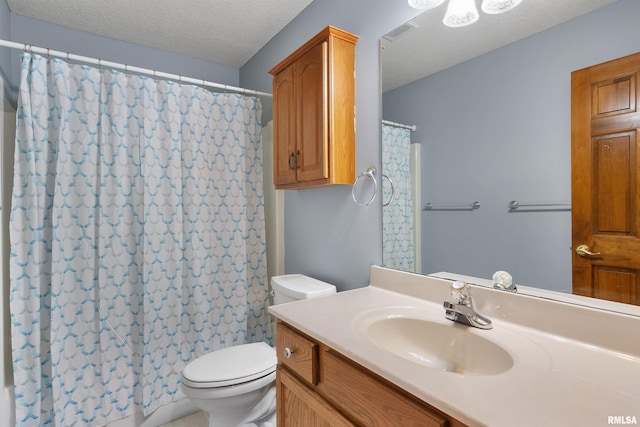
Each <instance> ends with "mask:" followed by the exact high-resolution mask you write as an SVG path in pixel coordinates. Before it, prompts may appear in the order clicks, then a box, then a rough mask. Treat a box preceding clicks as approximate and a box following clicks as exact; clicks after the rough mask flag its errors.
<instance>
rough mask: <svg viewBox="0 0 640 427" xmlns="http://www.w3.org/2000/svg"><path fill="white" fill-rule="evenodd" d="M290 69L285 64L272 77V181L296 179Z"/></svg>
mask: <svg viewBox="0 0 640 427" xmlns="http://www.w3.org/2000/svg"><path fill="white" fill-rule="evenodd" d="M293 79H294V70H293V66H289V67H287V68H285V69H284V70H282V71H280V72H279V73H278V74H276V75H275V76H274V78H273V117H274V123H273V152H274V164H273V183H274V184H275V185H276V186H278V185H284V184H292V183H295V182H296V157H295V156H296V154H295V152H296V145H295V144H296V107H295V92H294V83H293Z"/></svg>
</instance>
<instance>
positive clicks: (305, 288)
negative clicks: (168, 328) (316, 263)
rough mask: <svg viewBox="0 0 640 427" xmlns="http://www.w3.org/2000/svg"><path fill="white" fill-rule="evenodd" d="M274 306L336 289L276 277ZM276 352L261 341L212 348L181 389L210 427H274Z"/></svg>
mask: <svg viewBox="0 0 640 427" xmlns="http://www.w3.org/2000/svg"><path fill="white" fill-rule="evenodd" d="M271 288H272V289H273V295H274V304H282V303H286V302H291V301H297V300H302V299H309V298H316V297H320V296H324V295H330V294H333V293H335V292H336V287H335V286H333V285H330V284H328V283H325V282H322V281H320V280H317V279H313V278H311V277H308V276H304V275H302V274H287V275H284V276H274V277H273V278H272V279H271ZM276 364H277V359H276V351H275V350H274V349H273V348H272V347H270V346H269V345H268V344H266V343H263V342H259V343H251V344H242V345H237V346H233V347H227V348H224V349H221V350H217V351H213V352H211V353H208V354H205V355H203V356H200V357H198V358H197V359H195V360H193V361H191V362H189V364H187V366H185V368H184V370H183V371H182V381H181V384H180V388H181V389H182V391H183V392H184V394H185V395H186V396H187V397H188V398H189V399H190V400H191V401H192V402H193V403H194V404H195V405H196V406H197V407H199V408H200V409H202V410H204V411H205V412H206V413H207V416H208V417H209V427H235V426H238V425H249V426H251V425H254V426H265V427H269V426H273V427H275V425H276V424H275V410H276V391H275V380H276Z"/></svg>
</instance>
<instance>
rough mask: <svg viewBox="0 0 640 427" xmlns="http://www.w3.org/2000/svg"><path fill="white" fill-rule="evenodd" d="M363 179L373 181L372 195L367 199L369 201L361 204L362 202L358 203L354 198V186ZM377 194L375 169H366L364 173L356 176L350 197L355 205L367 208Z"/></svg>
mask: <svg viewBox="0 0 640 427" xmlns="http://www.w3.org/2000/svg"><path fill="white" fill-rule="evenodd" d="M364 177H366V178H368V179H371V180H373V194H372V195H371V198H370V199H369V201H367V202H365V203H362V202H359V201H358V198H357V197H356V186H357V185H358V182H360V180H361V179H362V178H364ZM361 182H368V181H361ZM377 192H378V181H377V180H376V168H374V167H368V168H367V170H366V171H364V172H362V173H361V174H360V175H358V177H357V178H356V180H355V182H354V183H353V187H351V197H352V198H353V202H354V203H355V204H356V205H358V206H361V207H364V206H369V205H370V204H371V203H373V201H374V200H375V198H376V193H377Z"/></svg>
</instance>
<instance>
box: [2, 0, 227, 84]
mask: <svg viewBox="0 0 640 427" xmlns="http://www.w3.org/2000/svg"><path fill="white" fill-rule="evenodd" d="M5 25H6V26H5ZM0 31H1V33H0V34H1V37H2V38H3V39H5V40H11V41H14V42H17V43H25V44H31V45H34V46H38V47H43V48H49V49H52V50H59V51H63V52H71V53H74V54H76V55H84V56H89V57H92V58H99V59H104V60H105V61H112V62H118V63H123V64H128V65H135V66H138V67H142V68H148V69H152V70H158V71H163V72H166V73H173V74H179V75H184V76H187V77H194V78H198V79H204V80H209V81H214V82H218V83H223V84H228V85H234V86H237V85H238V84H239V81H240V72H239V70H238V69H237V68H232V67H227V66H224V65H220V64H216V63H213V62H210V61H204V60H202V59H196V58H191V57H188V56H184V55H179V54H175V53H171V52H166V51H162V50H159V49H153V48H147V47H142V46H140V45H136V44H133V43H126V42H121V41H118V40H115V39H111V38H108V37H102V36H97V35H94V34H89V33H85V32H81V31H76V30H70V29H68V28H64V27H61V26H59V25H55V24H50V23H47V22H43V21H38V20H35V19H31V18H26V17H24V16H20V15H16V14H13V13H9V10H8V8H7V5H6V2H5V1H4V0H0ZM19 55H20V51H19V50H15V49H9V48H5V47H0V70H3V71H4V70H6V69H8V68H9V69H10V68H13V71H12V74H11V79H12V84H13V85H14V87H16V86H17V83H18V79H19V75H18V68H17V64H18V60H17V58H18V57H19ZM9 57H10V58H11V59H8V58H9ZM9 61H11V63H9Z"/></svg>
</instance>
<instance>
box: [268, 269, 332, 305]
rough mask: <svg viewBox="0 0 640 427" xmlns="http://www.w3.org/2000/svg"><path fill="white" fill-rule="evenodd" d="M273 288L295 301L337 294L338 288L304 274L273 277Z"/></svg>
mask: <svg viewBox="0 0 640 427" xmlns="http://www.w3.org/2000/svg"><path fill="white" fill-rule="evenodd" d="M271 287H272V288H273V290H274V291H275V292H282V293H283V294H285V295H288V296H290V297H292V298H295V299H307V298H316V297H321V296H324V295H330V294H334V293H336V287H335V286H334V285H331V284H329V283H327V282H323V281H322V280H318V279H314V278H313V277H309V276H305V275H303V274H285V275H282V276H273V277H272V278H271Z"/></svg>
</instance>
